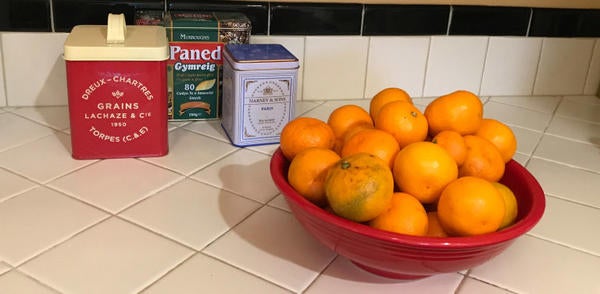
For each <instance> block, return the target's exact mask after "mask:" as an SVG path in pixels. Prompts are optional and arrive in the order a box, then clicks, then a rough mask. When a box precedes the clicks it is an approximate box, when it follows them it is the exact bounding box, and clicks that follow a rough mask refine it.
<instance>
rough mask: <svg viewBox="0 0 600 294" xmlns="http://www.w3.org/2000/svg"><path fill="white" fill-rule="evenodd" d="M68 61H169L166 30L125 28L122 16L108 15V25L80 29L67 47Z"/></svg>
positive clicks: (139, 27) (76, 30)
mask: <svg viewBox="0 0 600 294" xmlns="http://www.w3.org/2000/svg"><path fill="white" fill-rule="evenodd" d="M64 58H65V60H86V61H108V60H122V61H145V60H148V61H150V60H166V59H168V58H169V43H168V42H167V34H166V31H165V28H164V27H161V26H135V25H133V26H126V24H125V16H124V15H123V14H109V15H108V25H106V26H102V25H78V26H75V27H74V28H73V30H72V31H71V33H70V34H69V36H68V37H67V40H66V41H65V44H64Z"/></svg>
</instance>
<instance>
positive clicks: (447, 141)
mask: <svg viewBox="0 0 600 294" xmlns="http://www.w3.org/2000/svg"><path fill="white" fill-rule="evenodd" d="M431 142H433V143H435V144H438V145H440V146H441V147H442V148H444V149H446V151H448V153H450V156H452V158H454V161H456V164H457V165H458V166H460V165H462V164H463V163H464V162H465V158H466V157H467V145H466V144H465V139H464V138H463V136H462V135H461V134H460V133H458V132H456V131H450V130H446V131H441V132H439V133H438V134H437V135H435V137H433V139H431Z"/></svg>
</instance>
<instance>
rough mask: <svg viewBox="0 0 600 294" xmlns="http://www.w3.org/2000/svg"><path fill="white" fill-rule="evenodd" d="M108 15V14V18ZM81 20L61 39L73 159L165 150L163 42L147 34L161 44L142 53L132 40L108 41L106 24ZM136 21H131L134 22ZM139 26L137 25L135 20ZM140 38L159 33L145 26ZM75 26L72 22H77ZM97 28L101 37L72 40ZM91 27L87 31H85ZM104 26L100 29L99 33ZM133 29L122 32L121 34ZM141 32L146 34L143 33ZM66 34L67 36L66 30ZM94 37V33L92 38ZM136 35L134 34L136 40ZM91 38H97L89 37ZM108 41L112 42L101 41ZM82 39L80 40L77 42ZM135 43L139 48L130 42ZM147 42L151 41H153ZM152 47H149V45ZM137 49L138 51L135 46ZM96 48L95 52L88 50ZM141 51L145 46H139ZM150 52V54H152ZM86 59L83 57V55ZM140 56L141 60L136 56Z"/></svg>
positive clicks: (152, 153)
mask: <svg viewBox="0 0 600 294" xmlns="http://www.w3.org/2000/svg"><path fill="white" fill-rule="evenodd" d="M109 20H110V18H109ZM97 27H101V26H85V27H84V28H82V30H77V31H76V30H75V29H74V30H73V31H72V32H71V34H72V35H73V36H72V38H71V40H69V38H68V39H67V41H66V43H65V60H66V71H67V87H68V97H69V117H70V124H71V146H72V156H73V158H76V159H98V158H123V157H151V156H162V155H165V154H167V153H168V126H167V122H168V119H167V80H166V60H167V58H168V43H167V41H166V34H164V32H165V31H164V28H163V30H162V33H163V34H162V37H163V38H164V45H163V44H160V43H161V42H163V40H159V42H158V45H156V44H154V43H157V42H156V40H151V41H150V43H153V44H154V45H152V46H155V45H156V46H157V48H159V49H160V47H162V46H164V48H165V50H164V56H162V55H163V53H162V51H161V50H158V51H154V52H155V53H150V54H149V55H148V54H146V56H145V57H143V58H136V57H135V56H144V54H140V52H139V50H145V49H148V47H146V48H144V46H141V47H140V46H138V45H137V44H139V43H138V42H137V41H136V42H135V44H129V45H128V44H127V41H125V42H124V43H122V44H119V42H116V44H113V43H115V42H112V43H111V42H107V41H106V40H107V37H106V36H107V35H110V34H109V33H106V29H105V28H97ZM133 27H135V26H133ZM140 27H141V26H140ZM143 27H145V28H144V29H143V30H144V31H143V32H140V33H142V36H138V37H132V39H133V40H136V38H137V39H139V38H146V37H153V35H155V36H159V37H157V38H159V39H160V34H161V31H160V30H158V33H156V34H149V33H148V31H146V30H147V29H146V28H147V26H143ZM76 28H77V27H76ZM96 31H98V32H99V33H98V34H99V36H101V37H102V36H104V38H105V39H103V40H100V41H98V42H97V43H98V44H100V45H98V44H95V46H97V47H98V48H97V50H94V49H90V48H93V47H94V46H93V45H94V44H92V45H90V46H88V45H87V44H86V42H89V40H84V41H81V40H80V41H75V40H76V39H77V36H76V35H82V36H83V37H84V38H89V36H90V34H93V33H94V32H96ZM90 32H91V33H90ZM103 32H104V33H103ZM135 33H136V32H135V29H133V28H132V29H129V30H128V32H126V33H125V34H124V36H125V40H127V39H128V37H129V35H130V34H135ZM144 35H145V36H144ZM70 37H71V36H70ZM92 39H93V38H92ZM138 41H139V40H138ZM91 42H92V43H94V42H96V41H91ZM105 43H111V44H105ZM81 44H83V45H81ZM135 46H138V48H133V47H135ZM152 46H151V47H152ZM150 49H152V48H150ZM136 50H138V51H136ZM95 52H97V53H98V55H99V56H98V57H95V56H93V55H94V54H95ZM144 52H147V50H146V51H144ZM156 52H158V56H157V58H153V55H157V54H156ZM86 59H87V60H86ZM139 59H141V60H139Z"/></svg>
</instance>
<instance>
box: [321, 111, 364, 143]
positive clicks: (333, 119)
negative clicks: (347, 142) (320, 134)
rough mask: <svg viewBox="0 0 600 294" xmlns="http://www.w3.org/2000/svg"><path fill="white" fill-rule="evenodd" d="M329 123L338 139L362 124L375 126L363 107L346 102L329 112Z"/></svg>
mask: <svg viewBox="0 0 600 294" xmlns="http://www.w3.org/2000/svg"><path fill="white" fill-rule="evenodd" d="M327 124H329V126H330V127H331V129H332V130H333V133H334V134H335V137H336V138H337V139H343V138H344V135H345V134H346V132H347V131H348V130H349V129H351V128H352V127H354V126H357V125H362V124H364V125H371V126H373V120H372V119H371V116H370V115H369V113H368V112H367V111H366V110H364V109H363V108H362V107H360V106H358V105H354V104H346V105H342V106H340V107H338V108H336V109H334V110H333V111H332V112H331V113H330V114H329V118H328V119H327Z"/></svg>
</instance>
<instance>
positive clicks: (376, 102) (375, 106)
mask: <svg viewBox="0 0 600 294" xmlns="http://www.w3.org/2000/svg"><path fill="white" fill-rule="evenodd" d="M392 101H406V102H409V103H411V104H412V99H411V98H410V96H409V95H408V93H406V91H404V90H402V89H400V88H395V87H390V88H385V89H383V90H381V91H379V93H377V94H375V96H373V98H372V99H371V103H370V104H369V114H370V115H371V118H373V120H375V117H376V116H377V114H378V113H379V110H381V108H382V107H383V106H384V105H386V104H388V103H389V102H392Z"/></svg>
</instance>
